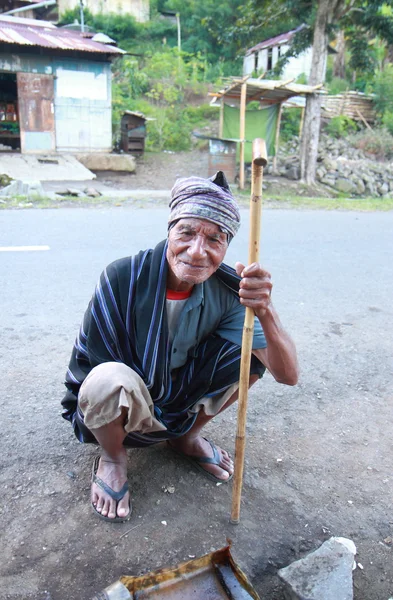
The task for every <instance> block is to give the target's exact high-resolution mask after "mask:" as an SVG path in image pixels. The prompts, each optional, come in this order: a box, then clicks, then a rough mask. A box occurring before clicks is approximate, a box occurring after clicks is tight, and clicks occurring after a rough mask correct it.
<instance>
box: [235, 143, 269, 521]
mask: <svg viewBox="0 0 393 600" xmlns="http://www.w3.org/2000/svg"><path fill="white" fill-rule="evenodd" d="M266 164H267V154H266V144H265V140H262V139H260V138H256V139H255V140H254V141H253V144H252V176H251V199H250V235H249V244H248V264H251V263H253V262H258V260H259V240H260V235H261V216H262V178H263V167H264V166H266ZM253 337H254V311H253V309H252V308H248V307H246V314H245V317H244V327H243V337H242V351H241V359H240V379H239V402H238V411H237V432H236V445H235V473H234V480H233V491H232V512H231V523H233V524H237V523H239V520H240V501H241V494H242V484H243V468H244V453H245V446H246V417H247V401H248V388H249V385H250V364H251V351H252V342H253Z"/></svg>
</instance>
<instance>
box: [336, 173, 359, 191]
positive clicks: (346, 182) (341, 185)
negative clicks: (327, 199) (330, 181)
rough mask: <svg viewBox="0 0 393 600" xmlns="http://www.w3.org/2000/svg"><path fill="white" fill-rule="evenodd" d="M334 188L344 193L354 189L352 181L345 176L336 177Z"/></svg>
mask: <svg viewBox="0 0 393 600" xmlns="http://www.w3.org/2000/svg"><path fill="white" fill-rule="evenodd" d="M335 188H336V189H337V190H338V191H339V192H343V193H344V194H351V193H352V192H353V191H354V190H355V186H354V184H353V182H352V181H351V180H350V179H347V178H346V177H338V178H337V179H336V183H335Z"/></svg>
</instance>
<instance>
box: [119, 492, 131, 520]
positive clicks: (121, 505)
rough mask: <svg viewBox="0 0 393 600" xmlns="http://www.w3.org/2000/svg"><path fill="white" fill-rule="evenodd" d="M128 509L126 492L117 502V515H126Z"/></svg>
mask: <svg viewBox="0 0 393 600" xmlns="http://www.w3.org/2000/svg"><path fill="white" fill-rule="evenodd" d="M129 511H130V504H129V501H128V494H126V496H125V497H124V498H122V500H121V501H120V502H119V504H118V506H117V516H118V517H127V516H128V513H129Z"/></svg>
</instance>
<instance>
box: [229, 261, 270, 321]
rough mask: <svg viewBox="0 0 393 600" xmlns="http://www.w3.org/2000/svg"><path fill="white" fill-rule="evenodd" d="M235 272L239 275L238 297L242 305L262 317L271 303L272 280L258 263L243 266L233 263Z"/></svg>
mask: <svg viewBox="0 0 393 600" xmlns="http://www.w3.org/2000/svg"><path fill="white" fill-rule="evenodd" d="M235 269H236V273H237V274H238V275H239V277H241V281H240V284H239V286H240V289H239V297H240V302H241V304H243V306H248V307H249V308H252V309H253V310H254V311H255V313H256V314H258V316H259V317H263V315H264V314H265V312H266V310H267V309H268V308H269V306H270V303H271V293H272V287H273V284H272V281H271V276H270V273H269V272H268V271H265V269H263V268H262V266H261V265H260V264H259V263H252V264H251V265H249V266H248V267H245V266H244V265H243V264H242V263H240V262H237V263H236V264H235Z"/></svg>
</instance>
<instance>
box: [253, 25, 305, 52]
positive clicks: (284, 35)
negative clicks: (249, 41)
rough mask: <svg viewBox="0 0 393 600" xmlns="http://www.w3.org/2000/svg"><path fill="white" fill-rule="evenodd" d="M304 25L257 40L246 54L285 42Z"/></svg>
mask: <svg viewBox="0 0 393 600" xmlns="http://www.w3.org/2000/svg"><path fill="white" fill-rule="evenodd" d="M304 27H305V25H300V26H299V27H296V29H291V30H290V31H286V32H285V33H280V35H276V36H275V37H272V38H269V39H267V40H263V41H262V42H259V44H257V45H256V46H253V47H252V48H250V49H249V50H247V52H246V56H248V55H249V54H252V53H253V52H257V51H259V50H263V49H264V48H271V47H272V46H279V45H280V44H285V42H289V41H291V39H292V38H293V36H294V35H295V33H297V32H298V31H300V30H301V29H304Z"/></svg>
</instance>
